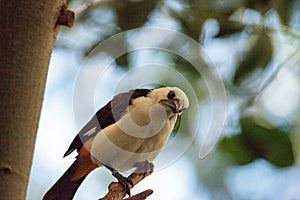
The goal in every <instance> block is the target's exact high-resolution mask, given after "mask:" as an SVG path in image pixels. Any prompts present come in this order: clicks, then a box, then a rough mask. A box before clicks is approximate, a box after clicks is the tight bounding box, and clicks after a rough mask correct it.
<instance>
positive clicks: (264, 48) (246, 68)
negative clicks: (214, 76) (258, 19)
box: [233, 34, 273, 84]
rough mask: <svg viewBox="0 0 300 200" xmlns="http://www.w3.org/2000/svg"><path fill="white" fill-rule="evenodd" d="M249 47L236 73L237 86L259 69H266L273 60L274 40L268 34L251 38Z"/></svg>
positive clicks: (242, 56)
mask: <svg viewBox="0 0 300 200" xmlns="http://www.w3.org/2000/svg"><path fill="white" fill-rule="evenodd" d="M252 39H253V40H254V41H253V40H252ZM247 47H248V48H249V49H248V50H246V51H245V52H244V53H243V54H242V55H241V61H240V63H239V64H238V65H237V70H236V71H235V75H234V79H233V82H234V83H235V84H238V83H240V82H242V81H243V79H244V78H245V77H246V76H247V75H249V74H250V73H251V72H253V71H254V70H256V69H257V68H261V69H264V68H266V67H267V65H268V63H269V62H270V60H271V59H272V55H273V44H272V39H271V38H270V37H269V36H268V35H266V34H259V35H254V36H251V37H250V38H249V44H248V45H247Z"/></svg>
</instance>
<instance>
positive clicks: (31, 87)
mask: <svg viewBox="0 0 300 200" xmlns="http://www.w3.org/2000/svg"><path fill="white" fill-rule="evenodd" d="M63 4H64V0H44V1H34V0H27V1H25V0H21V1H18V0H12V1H4V0H0V6H1V7H0V9H1V10H0V24H1V25H0V27H1V28H0V30H1V34H0V41H1V52H0V93H1V101H0V102H1V103H0V104H1V107H0V130H1V132H0V199H1V200H3V199H7V200H11V199H25V197H26V189H27V183H28V178H29V174H30V167H31V163H32V155H33V150H34V143H35V138H36V132H37V127H38V121H39V116H40V111H41V105H42V100H43V95H44V87H45V82H46V76H47V71H48V64H49V60H50V55H51V51H52V49H53V47H54V44H55V38H56V35H57V31H58V28H55V22H56V19H57V18H58V16H59V14H60V10H61V7H62V6H63Z"/></svg>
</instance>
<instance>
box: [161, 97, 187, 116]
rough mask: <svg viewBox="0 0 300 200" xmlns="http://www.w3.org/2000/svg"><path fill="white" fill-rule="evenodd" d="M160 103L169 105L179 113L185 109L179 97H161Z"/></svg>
mask: <svg viewBox="0 0 300 200" xmlns="http://www.w3.org/2000/svg"><path fill="white" fill-rule="evenodd" d="M160 103H162V104H164V105H166V106H168V107H170V108H171V109H172V111H173V112H174V113H181V112H182V111H184V110H185V108H184V101H183V100H181V99H163V100H160Z"/></svg>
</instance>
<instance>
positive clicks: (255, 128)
mask: <svg viewBox="0 0 300 200" xmlns="http://www.w3.org/2000/svg"><path fill="white" fill-rule="evenodd" d="M68 3H69V6H70V7H71V8H74V9H75V11H76V16H77V18H76V25H77V26H80V25H81V26H82V25H84V28H83V29H89V28H90V29H92V30H93V31H92V33H91V34H90V35H88V36H87V37H86V38H89V39H90V40H85V41H84V42H83V43H82V44H79V45H74V42H72V41H70V42H69V43H66V42H60V41H59V42H58V44H57V48H68V50H72V47H73V50H76V51H78V49H79V50H81V51H82V54H81V55H82V59H83V58H84V57H85V56H86V55H87V54H88V53H89V52H90V51H91V49H93V48H94V47H95V46H96V45H97V44H99V43H100V42H101V41H103V40H104V39H105V38H107V37H109V36H112V35H114V34H116V33H118V32H121V31H125V30H129V29H132V28H138V27H143V26H147V25H149V24H151V23H154V22H153V21H155V20H166V21H167V20H169V21H172V23H175V24H176V26H175V27H176V30H178V31H180V32H183V33H184V34H186V35H188V36H189V37H191V38H193V39H194V40H196V41H198V42H199V43H201V44H203V46H204V47H211V46H210V45H214V43H213V42H212V41H218V42H221V43H222V44H223V45H228V46H229V48H228V49H230V50H231V49H232V52H229V53H228V54H230V55H231V54H233V61H232V62H231V65H232V66H230V65H229V64H228V63H225V64H224V65H225V67H223V68H222V71H226V72H229V73H228V74H229V75H228V76H224V82H225V85H226V90H227V94H228V101H229V102H228V104H229V105H231V104H235V102H236V101H243V102H244V103H242V104H241V105H238V106H237V107H236V108H235V109H234V110H233V111H232V110H230V112H233V114H231V113H230V114H231V115H233V116H234V120H233V122H232V121H230V122H228V121H229V119H227V120H228V121H227V122H226V126H232V127H233V126H234V125H235V124H238V125H239V126H240V131H236V129H234V128H232V130H233V131H231V132H230V131H229V134H224V136H223V138H222V139H221V140H220V143H219V146H218V148H216V152H217V155H219V154H218V153H221V154H222V155H223V154H224V153H225V155H226V156H225V158H224V157H222V159H224V160H225V159H228V160H231V161H232V162H233V164H234V165H246V164H250V163H252V162H254V161H255V160H257V159H265V160H266V161H268V162H269V163H271V164H272V165H274V166H277V167H286V166H292V165H294V163H295V159H294V155H293V151H292V144H291V141H290V137H289V135H290V132H291V130H293V126H295V124H296V120H291V121H290V122H289V123H287V124H286V126H287V127H285V128H282V127H280V126H279V125H278V124H282V123H274V120H273V119H274V118H275V117H274V116H273V114H272V113H270V112H268V111H266V109H265V108H261V107H260V109H258V110H256V111H255V112H253V113H251V114H250V115H248V117H244V116H245V113H247V111H248V110H251V109H252V110H253V108H255V107H256V106H257V105H256V104H257V103H258V102H259V101H261V99H259V98H260V97H261V94H263V93H264V90H265V89H266V88H268V86H269V85H270V84H272V82H273V81H274V80H275V79H276V77H277V75H278V73H279V71H280V69H281V68H282V67H284V66H285V64H286V63H280V67H278V65H274V63H272V62H273V61H274V60H276V59H279V58H278V57H276V56H278V55H277V54H276V52H277V51H279V48H278V47H277V49H276V46H278V44H279V43H280V42H278V40H282V41H283V42H282V43H285V42H286V43H289V44H292V45H294V47H296V48H295V49H296V51H298V52H299V49H300V48H299V47H300V45H299V44H300V37H299V35H297V33H296V31H298V33H299V32H300V31H299V30H295V29H293V28H292V27H291V20H292V19H293V16H295V15H296V12H298V16H299V10H297V11H295V10H294V7H295V6H298V8H299V5H298V4H299V1H297V0H287V1H286V0H263V1H260V0H222V1H218V0H214V1H204V0H144V1H134V0H132V1H129V0H103V1H96V0H95V1H93V0H90V1H88V2H85V1H83V0H70V1H69V2H68ZM241 10H242V12H238V11H241ZM105 16H106V17H105ZM107 16H109V17H107ZM111 16H112V17H111ZM270 16H272V17H273V18H271V20H270ZM274 16H275V18H274ZM296 16H297V15H296ZM276 17H278V18H276ZM157 18H159V19H157ZM211 19H213V20H214V21H216V22H217V27H216V28H215V29H216V30H215V31H214V33H213V34H209V32H210V31H211V29H213V28H212V27H211V26H208V25H206V23H207V22H208V21H209V20H211ZM274 19H275V20H274ZM276 20H277V21H276ZM156 25H157V24H155V23H154V26H156ZM158 26H159V25H158ZM298 29H299V26H298ZM76 31H78V29H76V26H75V27H74V28H73V29H71V30H67V29H64V30H63V31H62V33H61V36H62V37H61V38H62V39H61V41H62V40H63V39H65V38H66V37H68V35H72V34H73V35H74V32H76ZM294 31H295V32H294ZM86 34H88V33H86ZM63 36H65V37H63ZM75 37H77V38H76V39H75V40H78V38H79V37H80V36H76V35H75ZM91 38H92V39H91ZM282 38H283V39H282ZM241 40H242V42H241ZM64 41H65V40H64ZM120 45H122V46H126V45H127V44H120ZM112 48H114V47H112ZM215 52H218V51H215ZM106 53H108V54H109V53H110V50H109V49H108V50H107V52H106ZM159 53H160V52H157V54H159ZM163 54H164V58H165V60H166V62H167V63H168V64H169V66H172V67H173V68H175V69H176V70H177V71H179V72H180V73H182V74H183V75H184V76H185V77H187V78H188V80H189V81H190V83H191V84H193V83H197V82H198V81H199V80H201V76H200V75H199V74H198V72H197V70H195V69H194V68H193V66H191V64H190V63H188V62H187V61H186V60H184V59H183V58H181V57H179V56H174V55H168V54H166V53H165V52H163ZM296 54H297V53H295V55H296ZM133 56H134V54H133V53H128V54H125V55H123V56H121V57H119V58H118V59H117V60H116V63H117V64H118V67H121V68H122V69H124V70H128V69H130V68H131V67H134V66H132V62H131V61H132V59H133ZM280 56H282V55H280ZM152 57H153V59H154V58H155V57H157V56H152ZM228 59H229V58H228ZM289 60H292V57H289V58H288V60H287V62H288V61H289ZM295 60H296V61H293V66H294V68H298V69H299V58H296V59H295ZM257 73H259V74H260V76H259V77H271V78H270V79H267V80H268V81H265V82H264V83H263V87H258V86H257V84H253V83H254V82H257V81H258V79H259V78H258V76H257ZM224 74H226V73H224ZM161 76H162V77H164V78H165V79H168V78H170V77H168V75H167V74H162V75H161ZM251 77H252V79H251ZM245 84H246V85H247V86H248V87H243V85H245ZM261 84H262V82H260V86H261ZM249 87H250V88H251V90H252V91H255V92H254V93H253V92H252V93H249V90H248V89H249ZM201 95H205V93H203V94H201ZM202 98H203V99H205V98H209V96H208V94H207V96H202ZM269 98H270V100H271V99H272V96H270V97H269ZM286 98H293V97H286ZM258 104H259V103H258ZM260 105H261V104H260ZM299 110H300V108H298V110H297V109H295V113H293V116H300V114H299V113H297V112H299ZM258 116H259V117H258ZM280 120H281V122H282V121H284V120H286V119H282V118H280ZM230 123H232V124H234V125H231V124H230ZM227 133H228V131H227ZM174 134H176V131H175V132H174ZM186 137H189V135H188V134H186ZM195 143H197V141H196V142H195ZM187 156H189V155H187ZM193 156H194V154H193ZM210 159H212V158H211V157H209V158H207V160H206V161H205V162H204V161H203V162H200V164H199V163H198V160H195V159H194V157H191V161H193V162H194V163H195V166H197V167H198V169H199V170H198V173H199V179H201V181H202V182H205V184H206V185H207V186H208V187H211V188H213V189H211V192H213V190H214V189H216V187H220V188H221V189H220V191H223V190H224V188H226V186H224V183H223V182H222V180H220V179H222V178H223V176H224V173H226V170H225V168H226V167H228V166H229V165H230V164H228V163H227V162H224V160H222V161H220V158H219V157H218V162H220V163H221V165H222V167H223V168H224V169H222V170H220V171H219V172H218V173H217V172H216V171H217V170H218V169H215V168H220V167H219V165H218V164H216V163H218V162H213V161H212V160H210ZM210 162H212V163H213V164H214V165H213V167H214V170H215V172H212V171H210V169H212V164H210ZM224 163H225V164H224ZM203 166H204V167H203ZM205 166H207V167H205ZM205 173H209V175H207V174H205ZM207 176H208V177H209V178H207ZM214 176H216V177H214ZM212 177H214V178H212ZM215 182H218V184H216V183H215ZM220 185H222V186H220ZM222 187H223V188H222ZM225 190H226V189H225ZM223 192H224V191H223Z"/></svg>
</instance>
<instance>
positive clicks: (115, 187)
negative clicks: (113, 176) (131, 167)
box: [99, 167, 153, 200]
mask: <svg viewBox="0 0 300 200" xmlns="http://www.w3.org/2000/svg"><path fill="white" fill-rule="evenodd" d="M141 171H142V170H141V168H140V167H138V168H137V169H136V170H135V171H134V172H133V173H132V174H131V175H130V176H128V177H127V179H128V180H130V181H132V183H133V186H132V187H131V186H130V185H129V187H130V188H129V189H132V188H133V187H134V186H136V185H137V184H138V183H139V182H141V181H142V180H143V179H144V178H146V177H147V176H149V175H151V174H152V172H153V170H150V171H146V172H141ZM152 193H153V191H152V190H145V191H143V192H141V193H138V194H136V195H134V196H132V197H129V198H126V200H143V199H146V198H147V197H148V196H149V195H151V194H152ZM125 196H126V190H125V189H124V187H123V185H122V184H121V183H119V182H112V183H110V184H109V186H108V193H107V194H106V195H105V196H104V197H103V198H101V199H99V200H122V199H123V198H124V197H125Z"/></svg>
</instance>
